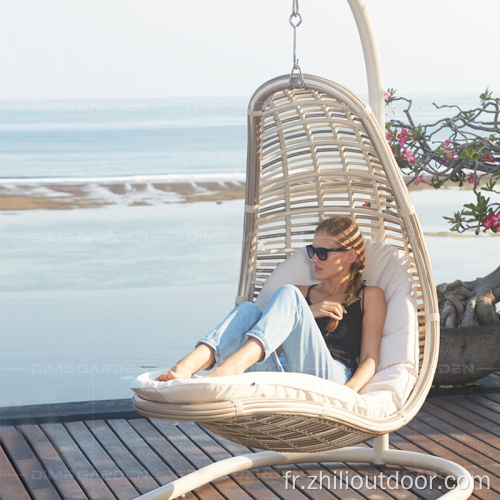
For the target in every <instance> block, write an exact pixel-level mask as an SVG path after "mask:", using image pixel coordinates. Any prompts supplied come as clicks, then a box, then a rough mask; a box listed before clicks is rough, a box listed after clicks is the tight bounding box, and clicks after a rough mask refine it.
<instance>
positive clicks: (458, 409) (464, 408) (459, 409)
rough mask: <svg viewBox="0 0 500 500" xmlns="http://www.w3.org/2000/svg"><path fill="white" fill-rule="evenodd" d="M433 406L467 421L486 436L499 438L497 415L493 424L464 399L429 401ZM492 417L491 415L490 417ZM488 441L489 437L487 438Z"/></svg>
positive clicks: (475, 406)
mask: <svg viewBox="0 0 500 500" xmlns="http://www.w3.org/2000/svg"><path fill="white" fill-rule="evenodd" d="M430 402H431V403H432V404H433V405H436V406H438V407H439V408H443V409H444V410H447V411H449V412H450V413H453V414H454V415H456V416H458V417H460V418H463V419H465V420H467V421H468V422H474V424H475V425H477V426H478V427H480V428H481V429H483V430H484V431H486V435H487V436H491V437H494V438H499V437H500V424H499V422H498V417H499V415H496V418H497V421H496V422H494V421H492V420H491V419H488V418H486V416H485V415H484V412H480V413H478V412H477V411H474V410H477V404H472V403H471V404H470V406H469V405H467V403H468V402H469V403H470V401H468V400H466V399H465V398H453V399H442V398H439V399H435V400H431V401H430ZM491 416H492V417H493V415H491ZM487 439H489V437H488V438H487Z"/></svg>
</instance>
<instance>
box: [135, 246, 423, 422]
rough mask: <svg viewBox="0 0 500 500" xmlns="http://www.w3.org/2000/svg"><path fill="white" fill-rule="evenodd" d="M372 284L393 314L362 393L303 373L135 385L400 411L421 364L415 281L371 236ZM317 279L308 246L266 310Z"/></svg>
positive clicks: (366, 411) (374, 413)
mask: <svg viewBox="0 0 500 500" xmlns="http://www.w3.org/2000/svg"><path fill="white" fill-rule="evenodd" d="M365 247H366V268H365V270H364V271H363V278H364V279H366V281H367V284H368V285H372V286H373V285H377V286H379V287H380V288H382V289H383V290H384V293H385V297H386V301H387V316H386V320H385V324H384V331H383V336H382V342H381V346H380V354H379V364H378V367H377V372H376V374H375V375H374V377H373V378H372V379H371V380H370V381H369V382H368V384H366V385H365V387H364V388H363V389H362V390H361V391H360V392H359V394H358V393H356V392H354V391H353V390H351V389H349V388H347V387H345V386H343V385H340V384H337V383H335V382H331V381H329V380H325V379H322V378H320V377H315V376H313V375H307V374H301V373H278V372H272V373H269V372H251V373H244V374H242V375H237V376H233V377H214V378H193V379H191V380H173V381H169V382H157V381H156V380H155V378H156V377H157V376H158V375H160V374H161V373H163V371H161V370H160V371H156V372H149V373H145V374H142V375H140V376H139V377H137V379H136V380H135V381H134V382H133V383H132V385H131V389H132V390H134V391H135V392H136V393H137V394H139V395H140V396H141V397H143V398H145V399H149V400H152V401H161V402H170V403H207V402H215V401H227V400H235V399H240V398H245V397H263V398H288V399H297V398H298V399H302V400H307V401H317V402H322V403H328V404H332V405H334V406H338V407H341V408H348V409H349V410H350V411H354V412H356V413H359V414H361V415H365V416H367V417H371V418H382V417H384V416H387V415H390V414H391V413H393V412H395V411H396V410H397V409H399V408H400V407H401V406H402V404H403V403H404V401H405V400H406V398H407V397H408V395H409V394H410V391H411V389H412V388H413V386H414V384H415V381H416V378H417V367H418V334H417V332H418V329H417V314H416V303H415V300H414V298H413V296H412V294H413V292H414V286H415V285H414V282H413V279H412V277H411V274H410V271H409V266H408V262H407V260H406V258H405V255H404V253H403V252H401V251H398V250H396V249H394V247H392V246H390V245H386V244H383V243H380V242H372V241H370V240H365ZM314 282H316V281H315V279H314V270H313V266H312V264H311V260H310V259H309V257H308V256H307V252H306V249H305V248H301V249H299V250H297V251H296V252H295V253H294V254H293V255H291V256H290V257H289V258H288V259H287V260H286V261H284V262H283V263H282V264H280V265H279V266H278V267H277V268H276V269H275V270H274V272H273V273H272V274H271V276H270V277H269V279H268V280H267V281H266V283H265V284H264V286H263V288H262V290H261V292H260V294H259V297H258V298H257V300H256V303H257V305H258V306H259V307H261V308H262V309H265V307H266V304H267V302H268V300H269V298H270V297H271V296H272V294H273V293H274V292H275V291H276V290H277V289H278V288H279V287H280V286H282V285H285V284H297V285H298V284H302V285H309V284H312V283H314Z"/></svg>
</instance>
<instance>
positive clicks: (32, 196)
mask: <svg viewBox="0 0 500 500" xmlns="http://www.w3.org/2000/svg"><path fill="white" fill-rule="evenodd" d="M244 197H245V183H244V182H243V181H237V180H230V181H220V182H217V181H212V182H207V181H201V182H200V181H197V182H103V183H86V184H84V183H82V184H79V183H71V184H69V183H68V184H66V183H59V184H50V183H33V184H29V183H19V184H15V183H9V184H3V185H0V210H3V211H20V210H37V209H46V210H70V209H75V208H99V207H104V206H106V205H115V204H120V205H128V206H141V205H145V206H147V205H157V204H159V203H193V202H198V201H215V202H222V201H227V200H235V199H242V198H244Z"/></svg>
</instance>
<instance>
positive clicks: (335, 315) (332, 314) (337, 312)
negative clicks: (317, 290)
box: [310, 300, 347, 321]
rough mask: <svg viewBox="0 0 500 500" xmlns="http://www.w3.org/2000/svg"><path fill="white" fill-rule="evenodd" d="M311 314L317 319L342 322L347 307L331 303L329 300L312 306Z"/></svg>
mask: <svg viewBox="0 0 500 500" xmlns="http://www.w3.org/2000/svg"><path fill="white" fill-rule="evenodd" d="M310 308H311V312H312V313H313V316H314V317H315V318H324V317H328V318H332V319H336V320H337V321H340V320H341V319H342V318H343V317H344V314H345V313H346V312H347V311H346V309H345V307H344V306H343V305H342V304H340V303H339V302H331V301H329V300H322V301H321V302H316V303H315V304H312V305H311V306H310Z"/></svg>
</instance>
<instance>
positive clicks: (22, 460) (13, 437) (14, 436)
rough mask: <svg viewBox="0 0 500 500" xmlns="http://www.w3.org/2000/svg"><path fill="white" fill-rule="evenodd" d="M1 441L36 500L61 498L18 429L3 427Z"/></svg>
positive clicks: (0, 433) (0, 429)
mask: <svg viewBox="0 0 500 500" xmlns="http://www.w3.org/2000/svg"><path fill="white" fill-rule="evenodd" d="M0 441H1V443H2V447H3V448H4V449H5V451H6V453H7V454H8V456H9V458H10V460H11V461H12V463H13V464H14V465H15V468H16V470H17V473H18V474H19V476H20V477H21V479H22V481H23V484H24V485H25V487H26V489H27V490H28V493H29V494H30V496H31V497H32V498H33V499H34V500H53V499H58V498H61V497H60V495H59V494H58V492H57V490H56V489H55V487H54V485H53V484H52V483H51V481H50V480H49V478H48V475H47V471H46V470H45V469H44V468H43V466H42V464H41V463H40V461H39V460H38V458H37V457H36V455H35V454H34V453H33V450H32V449H31V448H30V447H29V445H28V443H27V442H26V440H25V439H24V436H23V435H22V434H21V433H20V432H19V431H18V430H17V429H16V428H14V427H1V428H0ZM9 500H10V499H9Z"/></svg>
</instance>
